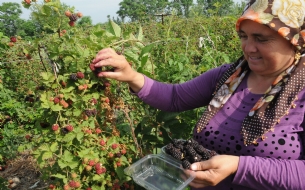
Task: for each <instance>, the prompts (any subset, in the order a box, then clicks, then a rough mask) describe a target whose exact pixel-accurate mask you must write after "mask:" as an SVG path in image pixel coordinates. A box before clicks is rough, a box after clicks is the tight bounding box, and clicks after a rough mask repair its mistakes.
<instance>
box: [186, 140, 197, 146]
mask: <svg viewBox="0 0 305 190" xmlns="http://www.w3.org/2000/svg"><path fill="white" fill-rule="evenodd" d="M186 142H187V144H189V145H191V146H192V147H196V146H198V145H199V143H198V142H197V141H196V140H194V139H193V138H190V139H188V140H187V141H186Z"/></svg>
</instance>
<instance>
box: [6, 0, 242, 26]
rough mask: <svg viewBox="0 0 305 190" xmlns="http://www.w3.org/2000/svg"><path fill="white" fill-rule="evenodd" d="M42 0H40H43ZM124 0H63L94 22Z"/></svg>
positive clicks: (25, 12)
mask: <svg viewBox="0 0 305 190" xmlns="http://www.w3.org/2000/svg"><path fill="white" fill-rule="evenodd" d="M41 1H42V0H38V2H41ZM121 1H122V0H61V2H62V3H65V4H67V5H69V6H74V7H75V10H76V11H80V12H82V13H83V15H84V16H90V17H91V19H92V22H93V24H96V23H99V22H101V23H103V22H106V21H107V20H108V19H107V15H110V18H112V17H114V18H116V17H117V14H116V12H117V11H118V10H119V3H120V2H121ZM234 1H235V2H240V1H241V0H234ZM4 2H15V3H20V4H21V2H22V0H0V4H2V3H4ZM22 13H23V14H22V15H21V18H23V19H29V15H30V11H29V10H28V9H25V8H23V7H22Z"/></svg>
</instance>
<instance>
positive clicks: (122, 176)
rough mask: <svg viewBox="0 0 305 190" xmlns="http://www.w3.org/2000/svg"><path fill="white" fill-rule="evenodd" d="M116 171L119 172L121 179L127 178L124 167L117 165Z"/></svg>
mask: <svg viewBox="0 0 305 190" xmlns="http://www.w3.org/2000/svg"><path fill="white" fill-rule="evenodd" d="M115 172H116V173H117V174H118V177H119V179H120V180H123V179H124V178H125V173H124V168H123V167H117V168H116V170H115Z"/></svg>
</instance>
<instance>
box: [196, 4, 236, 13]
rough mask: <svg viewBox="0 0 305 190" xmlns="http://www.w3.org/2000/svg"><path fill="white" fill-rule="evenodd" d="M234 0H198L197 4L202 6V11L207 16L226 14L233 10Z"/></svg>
mask: <svg viewBox="0 0 305 190" xmlns="http://www.w3.org/2000/svg"><path fill="white" fill-rule="evenodd" d="M233 5H234V2H233V0H197V6H199V7H200V8H201V10H200V11H201V13H202V14H203V15H205V16H212V15H218V16H225V15H229V14H231V12H232V9H233Z"/></svg>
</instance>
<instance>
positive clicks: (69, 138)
mask: <svg viewBox="0 0 305 190" xmlns="http://www.w3.org/2000/svg"><path fill="white" fill-rule="evenodd" d="M75 136H76V135H75V134H74V133H71V132H70V133H68V134H66V136H65V138H63V139H62V141H63V142H71V141H73V139H74V138H75Z"/></svg>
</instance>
